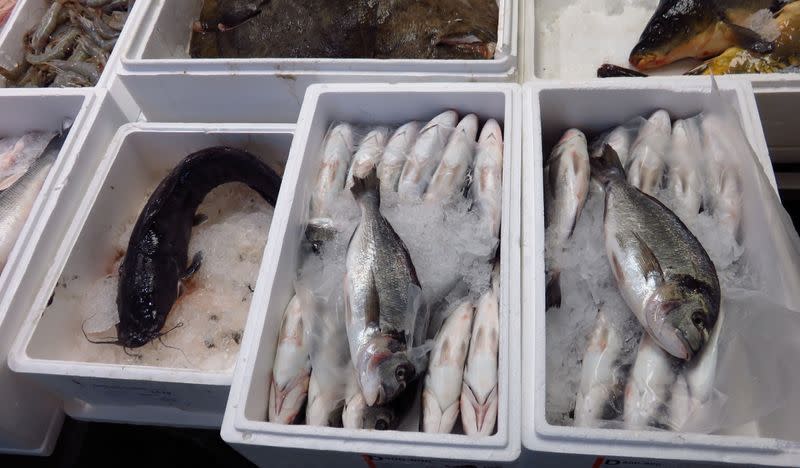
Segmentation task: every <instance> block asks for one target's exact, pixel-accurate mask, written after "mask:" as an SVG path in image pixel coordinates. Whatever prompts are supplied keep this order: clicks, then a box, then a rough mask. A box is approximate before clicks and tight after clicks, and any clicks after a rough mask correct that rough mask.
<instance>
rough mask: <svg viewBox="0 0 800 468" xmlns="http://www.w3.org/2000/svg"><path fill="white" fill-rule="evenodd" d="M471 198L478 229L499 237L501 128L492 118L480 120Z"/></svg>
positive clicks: (501, 200)
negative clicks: (478, 218)
mask: <svg viewBox="0 0 800 468" xmlns="http://www.w3.org/2000/svg"><path fill="white" fill-rule="evenodd" d="M472 198H473V200H474V201H475V208H477V210H478V215H479V217H480V220H481V227H482V229H484V230H485V231H486V232H487V233H489V234H491V235H492V236H493V237H496V238H499V237H500V222H501V221H502V218H503V130H502V129H501V128H500V124H499V123H497V121H496V120H494V119H489V120H488V121H486V123H485V124H483V130H481V135H480V137H479V138H478V150H477V152H476V154H475V169H474V170H473V182H472Z"/></svg>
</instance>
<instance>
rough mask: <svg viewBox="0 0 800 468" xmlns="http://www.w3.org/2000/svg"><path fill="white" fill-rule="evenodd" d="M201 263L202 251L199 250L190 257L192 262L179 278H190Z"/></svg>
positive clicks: (183, 279) (184, 279)
mask: <svg viewBox="0 0 800 468" xmlns="http://www.w3.org/2000/svg"><path fill="white" fill-rule="evenodd" d="M202 264H203V252H202V251H200V252H197V253H196V254H194V257H192V263H191V264H189V266H188V267H187V268H186V271H185V272H184V273H183V276H182V277H181V280H182V281H186V280H188V279H189V278H191V277H192V276H193V275H194V274H195V273H197V270H199V269H200V266H201V265H202Z"/></svg>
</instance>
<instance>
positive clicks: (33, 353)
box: [9, 122, 294, 427]
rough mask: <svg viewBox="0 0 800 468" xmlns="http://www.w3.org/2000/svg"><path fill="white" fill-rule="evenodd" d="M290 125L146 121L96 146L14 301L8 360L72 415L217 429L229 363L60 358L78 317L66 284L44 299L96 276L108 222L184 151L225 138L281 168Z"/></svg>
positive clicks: (109, 244)
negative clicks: (22, 307)
mask: <svg viewBox="0 0 800 468" xmlns="http://www.w3.org/2000/svg"><path fill="white" fill-rule="evenodd" d="M293 130H294V125H289V124H284V125H258V124H252V125H238V124H234V125H225V124H155V123H144V122H143V123H131V124H126V125H123V126H122V127H121V128H119V131H118V132H117V133H116V136H114V138H113V140H112V141H111V144H110V145H109V146H108V148H107V151H106V150H105V149H104V150H103V152H102V153H98V154H105V156H104V157H103V158H102V159H101V160H99V165H98V166H97V168H96V170H95V171H92V172H88V173H84V174H83V176H85V177H87V178H90V180H91V182H89V183H88V184H87V186H86V187H85V190H84V193H83V195H82V196H81V197H74V198H72V199H70V200H68V203H64V205H63V207H61V208H62V209H63V210H64V212H66V213H71V216H72V219H71V221H68V222H66V223H65V226H66V227H65V228H62V229H66V233H65V234H64V235H63V236H62V238H61V239H60V240H58V241H56V242H54V245H55V246H57V247H55V248H54V252H53V255H52V257H51V259H50V263H49V264H48V265H42V266H43V267H44V268H43V271H42V272H41V276H42V280H41V281H40V282H38V283H36V286H32V287H31V288H30V292H29V294H28V295H27V296H26V297H24V298H20V302H21V303H24V304H26V305H27V309H28V310H30V311H31V313H30V316H29V319H28V321H27V322H26V323H25V325H24V327H23V329H22V330H21V332H20V334H19V336H18V338H17V340H16V341H15V343H14V346H13V351H12V352H11V354H10V356H9V366H10V367H11V368H12V369H13V370H14V371H15V372H19V373H23V374H27V375H29V376H30V377H32V378H34V379H35V380H37V381H38V382H40V383H41V384H43V385H45V386H46V387H48V388H49V389H51V390H52V391H53V392H54V393H56V394H57V395H59V396H60V397H62V398H63V399H65V400H66V401H67V404H66V405H65V410H66V411H67V412H68V414H70V415H71V416H73V417H75V418H78V419H91V420H101V421H118V422H132V423H143V424H144V423H147V424H165V425H174V426H197V427H219V425H220V424H221V421H222V413H223V411H224V409H225V402H226V399H227V397H228V390H229V386H230V382H231V378H232V375H233V369H225V370H221V371H217V372H208V371H200V370H195V369H184V368H170V367H152V366H144V365H120V364H111V363H88V362H84V361H80V360H68V359H65V357H64V356H75V354H71V351H70V349H71V348H70V347H71V346H72V344H73V343H74V342H75V341H74V340H75V337H74V336H72V335H65V333H80V330H81V321H82V320H83V315H82V314H81V313H80V311H79V310H76V307H78V303H77V302H76V299H75V298H74V297H71V296H70V294H69V285H68V284H67V286H66V289H65V293H64V294H63V295H62V294H61V287H60V288H59V291H58V292H57V293H56V297H55V300H54V301H53V302H52V305H51V306H50V307H48V306H47V304H48V301H49V299H50V297H51V293H52V292H53V290H54V288H55V287H56V284H57V282H58V281H59V279H60V278H67V279H70V280H74V279H76V278H100V277H102V275H103V273H101V272H102V271H105V269H107V268H108V262H109V261H110V259H113V258H114V256H115V252H114V243H113V240H114V239H115V238H116V236H118V234H119V233H116V234H115V233H113V231H114V230H113V229H111V227H113V226H119V225H121V224H122V223H124V222H125V221H127V220H128V219H130V218H131V217H136V216H137V215H138V211H139V209H140V206H141V203H142V201H143V200H144V198H145V197H146V196H147V194H148V191H149V190H152V189H153V188H154V187H155V186H156V185H157V184H158V182H159V181H160V180H161V178H162V177H163V175H164V174H165V173H166V172H167V171H168V170H169V169H171V168H172V167H174V166H175V165H176V164H177V163H178V162H179V161H180V160H181V159H182V158H184V157H185V156H187V155H189V154H191V153H193V152H195V151H198V150H200V149H202V148H206V147H209V146H216V145H229V146H235V147H239V148H243V149H246V150H249V151H251V152H252V153H254V154H256V155H259V157H261V158H262V159H263V160H264V161H265V162H267V163H270V164H273V165H282V164H284V163H285V161H286V157H287V154H288V151H289V146H290V144H291V141H292V134H293ZM76 284H78V283H76ZM62 286H63V284H62ZM74 287H76V286H73V288H74ZM77 287H78V288H80V286H77ZM73 292H74V291H73ZM45 308H47V310H45ZM80 339H83V337H82V336H81V337H80ZM97 346H103V345H97ZM106 346H108V345H106Z"/></svg>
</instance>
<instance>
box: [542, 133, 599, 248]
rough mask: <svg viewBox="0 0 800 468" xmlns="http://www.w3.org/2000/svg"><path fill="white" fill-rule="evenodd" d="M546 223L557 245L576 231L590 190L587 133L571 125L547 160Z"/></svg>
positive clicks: (561, 243) (560, 244)
mask: <svg viewBox="0 0 800 468" xmlns="http://www.w3.org/2000/svg"><path fill="white" fill-rule="evenodd" d="M545 173H546V174H547V178H546V179H545V192H544V204H545V224H546V225H547V227H548V234H549V235H550V236H551V238H552V241H553V242H555V245H556V246H562V245H563V244H564V242H565V241H566V240H567V239H568V238H569V237H570V236H571V235H572V231H573V230H574V229H575V224H576V223H577V222H578V217H580V215H581V210H583V206H584V204H585V203H586V196H587V195H588V194H589V152H588V149H587V147H586V136H585V135H584V134H583V132H581V131H580V130H576V129H574V128H572V129H569V130H567V131H566V133H564V135H563V136H562V137H561V140H560V141H559V142H558V144H557V145H556V147H555V148H553V151H552V153H550V157H549V158H547V161H545Z"/></svg>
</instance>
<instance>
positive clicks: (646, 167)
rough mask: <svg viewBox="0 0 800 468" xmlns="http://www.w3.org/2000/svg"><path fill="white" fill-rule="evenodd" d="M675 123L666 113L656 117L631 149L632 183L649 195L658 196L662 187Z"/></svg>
mask: <svg viewBox="0 0 800 468" xmlns="http://www.w3.org/2000/svg"><path fill="white" fill-rule="evenodd" d="M671 133H672V123H671V122H670V118H669V114H668V113H667V111H665V110H659V111H656V112H654V113H653V115H651V116H650V118H649V119H647V121H645V122H644V123H643V124H642V126H641V128H640V129H639V135H638V136H637V137H636V141H634V142H633V144H632V145H631V149H630V156H629V158H630V160H629V161H628V164H627V166H624V167H625V168H626V170H627V172H628V182H630V183H631V185H633V186H634V187H636V188H638V189H639V190H641V191H642V192H644V193H646V194H648V195H655V194H656V192H657V191H658V189H659V188H660V187H661V183H662V179H663V178H664V172H665V170H666V164H665V163H664V157H665V153H666V151H667V145H669V142H670V136H671Z"/></svg>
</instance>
